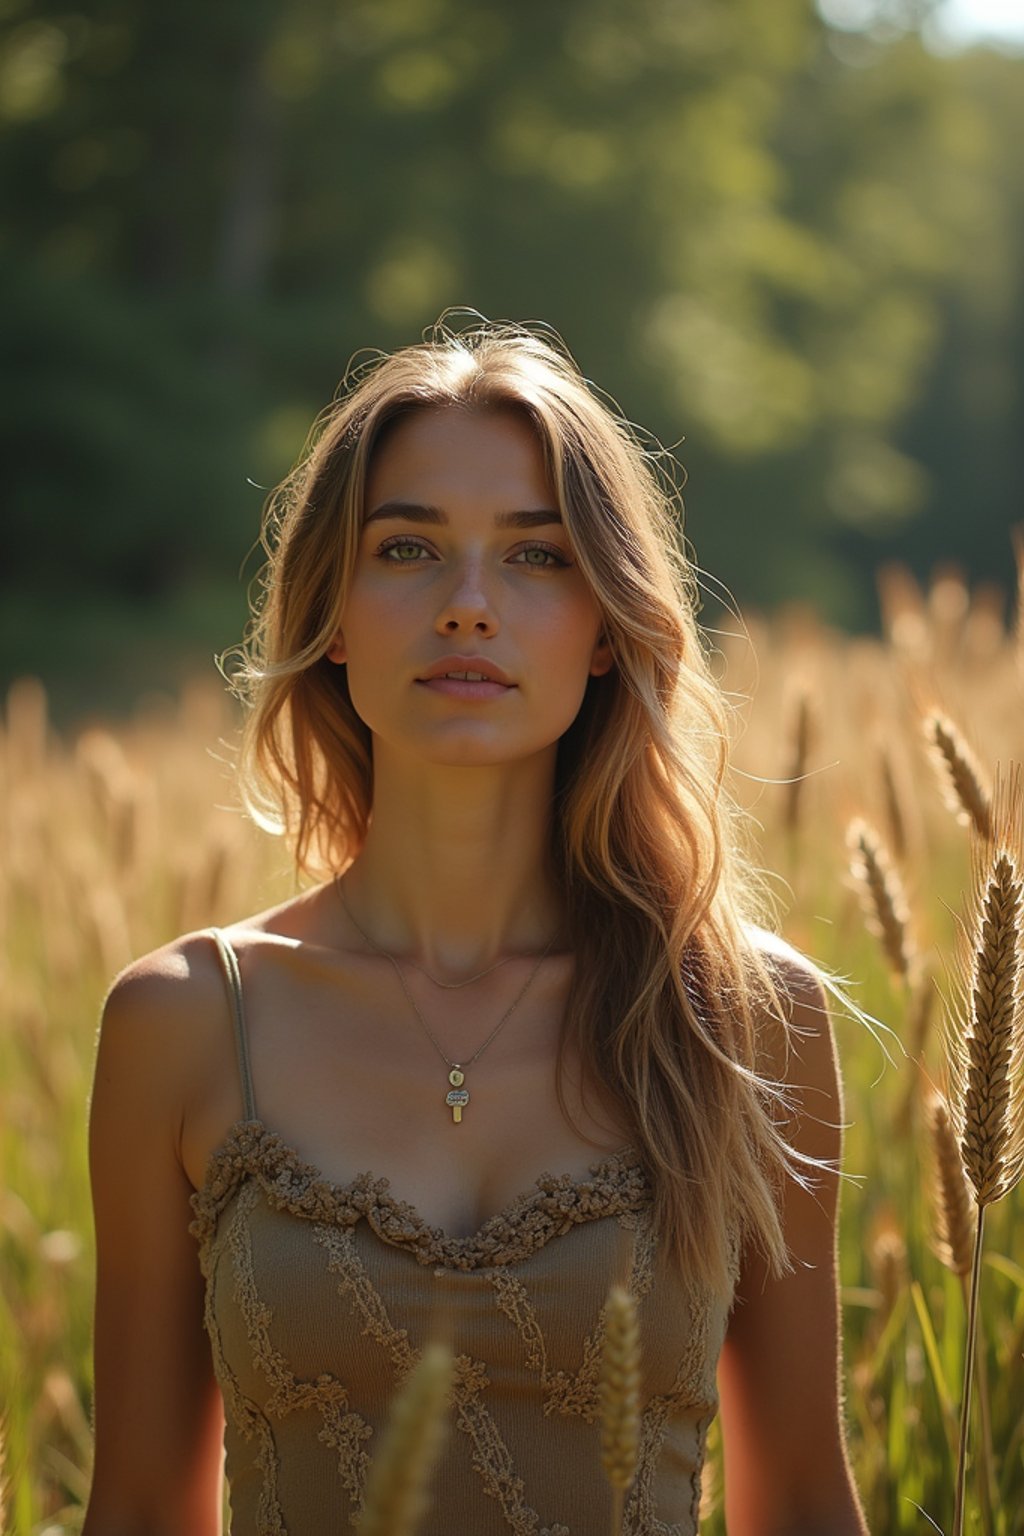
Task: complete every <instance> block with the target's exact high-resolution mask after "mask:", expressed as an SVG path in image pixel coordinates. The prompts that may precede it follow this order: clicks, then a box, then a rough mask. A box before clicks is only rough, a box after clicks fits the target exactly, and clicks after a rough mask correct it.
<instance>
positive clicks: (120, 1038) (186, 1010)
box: [96, 931, 226, 1110]
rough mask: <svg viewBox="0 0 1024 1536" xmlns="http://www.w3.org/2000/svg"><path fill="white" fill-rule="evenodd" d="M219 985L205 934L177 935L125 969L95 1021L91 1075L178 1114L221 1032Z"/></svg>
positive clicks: (215, 960)
mask: <svg viewBox="0 0 1024 1536" xmlns="http://www.w3.org/2000/svg"><path fill="white" fill-rule="evenodd" d="M225 1017H226V999H225V983H224V977H223V973H222V971H221V967H220V962H219V960H218V957H217V952H216V948H215V946H214V941H213V938H212V936H211V935H210V933H209V932H208V931H199V932H196V933H188V934H184V935H182V936H181V937H179V938H176V939H173V940H172V941H171V942H170V943H167V944H163V945H161V946H160V948H158V949H154V950H151V951H150V952H149V953H148V954H145V955H141V956H139V958H138V959H137V960H133V961H132V963H131V964H130V965H128V966H126V967H125V969H124V970H123V971H121V972H120V973H119V974H118V975H117V976H116V977H115V978H114V980H113V982H112V983H111V985H110V987H109V989H108V991H107V994H106V997H105V998H104V1000H103V1006H102V1011H101V1018H100V1028H99V1044H98V1053H97V1060H96V1071H97V1077H99V1076H100V1075H101V1074H105V1075H108V1076H113V1077H116V1079H117V1080H118V1081H119V1082H120V1084H121V1086H122V1087H124V1088H125V1089H128V1090H130V1089H131V1088H136V1089H143V1088H144V1089H145V1093H146V1099H147V1102H149V1103H150V1104H151V1105H152V1106H153V1107H154V1108H159V1107H161V1106H166V1107H167V1108H169V1109H170V1108H174V1109H176V1110H178V1109H180V1106H181V1105H182V1104H183V1103H184V1101H185V1099H186V1097H187V1095H188V1093H189V1091H190V1089H191V1085H192V1084H193V1082H194V1081H195V1075H196V1072H197V1070H198V1069H199V1067H200V1066H201V1065H202V1063H203V1061H204V1060H208V1052H209V1048H210V1042H211V1040H216V1039H217V1038H218V1037H219V1036H221V1035H222V1034H223V1033H224V1020H225Z"/></svg>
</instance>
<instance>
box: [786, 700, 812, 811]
mask: <svg viewBox="0 0 1024 1536" xmlns="http://www.w3.org/2000/svg"><path fill="white" fill-rule="evenodd" d="M811 731H812V722H811V696H810V689H809V688H808V687H807V686H806V684H805V685H804V686H802V687H801V688H800V690H799V692H798V693H797V695H796V698H795V700H794V702H793V704H792V706H791V712H790V719H789V730H788V731H787V737H788V740H789V757H788V759H787V763H786V771H785V775H784V781H785V785H786V809H785V815H784V821H785V825H786V827H787V828H788V829H789V831H791V832H795V831H796V829H797V827H798V826H799V824H800V805H801V801H802V796H803V786H804V780H805V778H806V776H807V762H808V758H809V757H810V751H811Z"/></svg>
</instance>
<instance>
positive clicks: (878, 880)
mask: <svg viewBox="0 0 1024 1536" xmlns="http://www.w3.org/2000/svg"><path fill="white" fill-rule="evenodd" d="M846 840H847V844H848V845H849V848H850V868H851V870H852V872H853V875H854V878H855V879H856V881H857V884H858V887H859V889H860V893H861V902H862V905H863V908H864V913H865V916H866V918H867V923H868V927H869V928H870V929H871V931H872V932H873V933H875V934H876V935H877V936H878V937H879V938H880V939H881V941H882V948H883V949H884V950H885V954H886V958H887V959H888V961H889V964H890V966H891V967H892V969H893V970H894V971H895V973H896V974H897V976H899V977H900V978H901V979H902V980H903V981H904V982H908V983H909V982H910V980H911V973H912V970H913V965H914V960H915V957H916V947H915V944H914V939H913V935H912V934H911V931H910V907H909V906H908V904H907V898H906V896H905V894H904V891H903V885H902V883H901V881H900V877H899V875H898V874H897V873H896V870H895V868H894V866H893V863H892V860H891V859H890V858H889V855H888V853H887V851H886V848H885V844H884V843H883V842H882V839H881V837H880V836H879V835H878V833H877V832H876V831H875V829H874V828H873V827H872V826H869V824H868V823H867V822H866V821H864V820H863V819H862V818H861V817H857V818H856V819H855V820H854V821H851V823H850V825H849V828H848V829H847V834H846Z"/></svg>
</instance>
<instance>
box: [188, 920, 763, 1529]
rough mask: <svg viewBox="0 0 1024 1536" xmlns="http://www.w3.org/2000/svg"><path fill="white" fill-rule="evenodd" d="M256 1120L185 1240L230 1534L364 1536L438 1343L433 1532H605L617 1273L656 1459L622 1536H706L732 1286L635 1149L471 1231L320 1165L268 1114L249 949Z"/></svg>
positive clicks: (211, 1179) (248, 1089) (212, 1165)
mask: <svg viewBox="0 0 1024 1536" xmlns="http://www.w3.org/2000/svg"><path fill="white" fill-rule="evenodd" d="M210 932H211V936H212V938H213V939H214V941H215V942H216V945H217V949H218V952H219V954H220V958H221V962H222V964H223V967H224V973H225V977H226V979H227V984H228V989H229V995H230V999H231V1003H232V1013H233V1018H234V1026H235V1035H236V1044H237V1051H238V1065H239V1073H240V1077H241V1082H242V1090H243V1100H244V1107H245V1116H244V1119H242V1120H240V1121H239V1122H238V1123H237V1124H235V1125H234V1126H232V1128H231V1130H230V1131H229V1132H228V1134H227V1136H226V1137H225V1139H224V1141H223V1142H222V1144H221V1145H220V1146H219V1147H218V1148H217V1150H216V1151H215V1152H214V1153H213V1154H212V1156H211V1158H210V1161H209V1165H208V1168H207V1171H206V1176H205V1178H204V1180H203V1184H202V1187H201V1188H200V1189H199V1190H198V1191H197V1192H196V1193H195V1194H194V1195H193V1196H192V1207H193V1210H194V1212H195V1219H194V1221H193V1222H192V1224H191V1226H190V1229H189V1230H190V1231H191V1232H192V1234H193V1235H194V1236H195V1238H196V1240H197V1242H198V1244H199V1258H200V1264H201V1266H202V1272H203V1275H204V1277H205V1281H206V1303H205V1325H206V1329H207V1332H208V1333H209V1337H210V1342H211V1346H212V1351H213V1361H214V1366H215V1369H216V1373H217V1378H218V1381H219V1383H220V1386H221V1390H222V1393H223V1397H224V1406H225V1415H226V1433H225V1442H226V1453H227V1460H226V1470H227V1477H228V1484H229V1497H230V1505H231V1514H232V1518H231V1532H232V1536H333V1533H342V1532H353V1531H354V1530H355V1526H356V1522H357V1519H358V1513H359V1510H360V1508H361V1505H362V1500H363V1494H364V1488H365V1483H366V1476H367V1471H368V1468H369V1466H370V1463H371V1461H372V1458H373V1455H374V1452H375V1448H376V1446H377V1444H378V1442H379V1439H380V1434H381V1430H382V1428H383V1426H384V1424H385V1423H386V1420H387V1417H388V1409H389V1404H390V1402H391V1400H392V1397H393V1395H394V1393H395V1391H396V1389H397V1387H398V1385H399V1384H400V1383H401V1381H402V1380H403V1378H404V1377H405V1376H406V1374H407V1372H408V1371H409V1370H410V1368H411V1367H412V1366H413V1365H414V1364H415V1362H416V1360H417V1358H418V1356H419V1353H420V1350H421V1349H422V1347H423V1345H424V1344H425V1343H426V1342H427V1341H429V1340H431V1339H432V1338H446V1339H447V1340H448V1342H450V1343H451V1344H452V1345H453V1347H454V1350H455V1355H456V1371H455V1382H454V1388H453V1391H452V1398H451V1403H450V1410H449V1427H448V1433H447V1435H446V1438H445V1441H444V1448H443V1450H442V1452H441V1457H440V1460H439V1463H438V1466H437V1470H436V1473H435V1476H434V1480H433V1483H432V1489H431V1499H432V1503H431V1508H430V1511H429V1513H428V1515H427V1516H426V1518H425V1520H424V1521H423V1523H422V1525H421V1527H420V1531H419V1536H511V1533H515V1536H605V1533H607V1532H608V1531H609V1530H610V1511H611V1495H610V1491H609V1488H608V1485H607V1483H606V1481H605V1478H604V1475H603V1473H602V1470H601V1462H600V1418H599V1404H598V1373H599V1367H600V1354H601V1341H602V1326H603V1320H604V1312H603V1308H604V1302H605V1298H606V1296H607V1293H608V1288H609V1286H610V1285H611V1284H612V1283H613V1282H615V1281H618V1282H620V1283H624V1284H626V1285H627V1286H628V1287H629V1288H630V1290H631V1291H632V1292H633V1294H634V1296H635V1297H636V1298H637V1301H638V1304H639V1320H640V1327H641V1343H642V1350H643V1371H642V1409H643V1416H642V1427H641V1440H640V1457H639V1468H638V1472H637V1476H636V1479H635V1481H634V1483H633V1485H632V1488H631V1490H630V1492H629V1493H628V1495H627V1499H626V1509H625V1517H624V1525H623V1531H624V1533H625V1536H654V1533H658V1536H695V1533H696V1531H697V1520H698V1506H699V1502H700V1482H701V1469H702V1465H703V1459H704V1448H705V1437H706V1434H707V1429H708V1425H709V1424H710V1422H711V1420H712V1418H713V1417H714V1414H715V1410H716V1407H717V1396H716V1391H715V1370H716V1364H717V1360H718V1355H719V1351H720V1349H721V1345H722V1340H723V1336H724V1331H725V1325H726V1319H727V1314H728V1310H729V1306H730V1304H731V1300H732V1297H731V1295H730V1296H727V1297H721V1296H717V1295H709V1294H706V1293H704V1292H703V1291H700V1290H698V1289H697V1288H696V1287H695V1286H692V1285H687V1284H685V1283H684V1282H683V1281H682V1280H680V1279H679V1278H678V1276H677V1275H675V1274H674V1273H673V1272H670V1271H669V1269H668V1267H667V1266H666V1265H665V1264H664V1262H663V1261H662V1258H661V1255H660V1253H659V1244H658V1240H657V1233H656V1231H655V1230H654V1225H653V1222H652V1219H651V1191H650V1186H649V1184H648V1181H647V1178H646V1176H645V1174H644V1171H643V1168H642V1166H641V1163H640V1159H639V1157H638V1155H637V1154H636V1153H635V1152H634V1151H633V1150H632V1149H630V1148H625V1149H623V1150H622V1151H619V1152H616V1153H614V1154H612V1156H610V1157H606V1158H605V1159H604V1160H603V1161H602V1162H600V1163H597V1164H594V1165H593V1166H592V1168H591V1177H590V1178H588V1179H583V1180H580V1179H576V1178H573V1177H571V1176H569V1175H567V1174H562V1175H558V1174H555V1175H549V1174H543V1175H542V1176H541V1177H540V1178H539V1179H537V1181H536V1184H535V1185H534V1187H533V1188H532V1189H530V1190H528V1191H526V1192H525V1193H523V1194H522V1195H520V1196H519V1197H518V1198H517V1199H516V1200H515V1201H514V1202H513V1203H512V1204H511V1205H510V1206H508V1208H507V1209H506V1210H504V1211H501V1212H500V1213H499V1214H497V1215H495V1216H492V1217H491V1218H490V1219H489V1220H488V1221H486V1222H485V1223H484V1225H483V1226H482V1227H481V1228H480V1230H479V1231H478V1232H477V1233H475V1234H474V1235H473V1236H471V1237H449V1236H447V1235H446V1234H445V1233H444V1232H443V1231H441V1230H440V1229H439V1228H436V1227H431V1226H428V1225H427V1223H426V1222H425V1221H423V1220H422V1218H421V1217H420V1216H419V1215H418V1214H417V1212H416V1211H415V1209H414V1208H413V1207H412V1206H411V1205H408V1204H406V1203H405V1202H403V1201H401V1200H399V1199H397V1198H396V1197H395V1196H394V1195H393V1194H392V1193H391V1189H390V1186H389V1183H388V1181H387V1180H386V1179H383V1178H375V1177H374V1176H373V1174H372V1173H361V1174H359V1176H358V1177H357V1178H355V1179H353V1180H352V1181H351V1183H348V1184H344V1185H338V1184H333V1183H331V1182H330V1181H328V1180H327V1179H325V1178H324V1177H323V1176H322V1175H321V1174H320V1173H319V1171H318V1170H317V1169H316V1168H314V1167H311V1166H310V1165H309V1164H308V1163H306V1162H304V1161H303V1159H302V1158H301V1157H300V1156H299V1155H298V1153H297V1152H296V1151H295V1150H294V1148H292V1147H290V1146H289V1145H288V1143H287V1141H286V1140H285V1139H283V1137H282V1135H281V1134H279V1133H278V1132H277V1131H275V1130H272V1129H271V1128H270V1127H269V1126H267V1125H265V1124H264V1123H263V1122H262V1121H261V1120H260V1119H259V1117H258V1114H257V1109H256V1101H255V1096H254V1092H253V1083H252V1076H251V1071H250V1065H249V1054H248V1048H247V1043H246V1029H245V1013H244V1008H243V1000H242V989H241V978H240V974H239V969H238V961H237V957H236V955H235V953H234V951H233V949H232V948H231V946H230V944H229V942H228V941H227V939H226V937H225V936H224V934H223V933H221V932H220V930H218V929H212V930H210Z"/></svg>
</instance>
